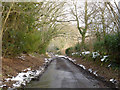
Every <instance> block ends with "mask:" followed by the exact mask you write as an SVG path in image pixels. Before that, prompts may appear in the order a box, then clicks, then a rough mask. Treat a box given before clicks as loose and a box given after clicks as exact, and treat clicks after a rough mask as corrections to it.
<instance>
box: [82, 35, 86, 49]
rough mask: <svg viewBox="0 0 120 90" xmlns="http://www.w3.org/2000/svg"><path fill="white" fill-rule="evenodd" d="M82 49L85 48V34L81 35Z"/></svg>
mask: <svg viewBox="0 0 120 90" xmlns="http://www.w3.org/2000/svg"><path fill="white" fill-rule="evenodd" d="M81 44H82V49H84V46H85V34H82V43H81Z"/></svg>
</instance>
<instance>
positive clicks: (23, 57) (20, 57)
mask: <svg viewBox="0 0 120 90" xmlns="http://www.w3.org/2000/svg"><path fill="white" fill-rule="evenodd" d="M17 58H19V59H21V60H25V56H18V57H17Z"/></svg>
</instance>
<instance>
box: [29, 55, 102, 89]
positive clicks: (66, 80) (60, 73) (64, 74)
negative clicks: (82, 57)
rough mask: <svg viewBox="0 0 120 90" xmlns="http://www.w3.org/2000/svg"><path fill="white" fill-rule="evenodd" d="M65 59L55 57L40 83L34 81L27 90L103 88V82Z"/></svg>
mask: <svg viewBox="0 0 120 90" xmlns="http://www.w3.org/2000/svg"><path fill="white" fill-rule="evenodd" d="M81 70H82V69H80V68H78V67H77V66H75V65H74V64H73V63H71V62H70V61H68V60H65V59H64V58H58V57H55V58H54V60H53V61H52V62H51V64H50V65H49V66H48V68H47V70H46V71H45V72H44V74H43V75H42V76H41V77H40V79H39V80H38V81H32V82H31V83H30V84H28V85H27V88H102V87H104V85H103V84H101V82H99V81H97V80H96V79H94V78H93V77H92V76H90V75H85V74H84V73H82V71H81Z"/></svg>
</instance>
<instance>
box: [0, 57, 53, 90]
mask: <svg viewBox="0 0 120 90" xmlns="http://www.w3.org/2000/svg"><path fill="white" fill-rule="evenodd" d="M51 60H52V58H45V65H47V64H48V63H49V62H50V61H51ZM44 70H45V66H43V67H40V69H39V70H32V69H31V68H27V69H24V70H22V71H23V72H21V73H18V75H17V76H16V77H12V78H6V79H5V81H6V82H9V81H15V82H16V83H14V84H13V88H18V87H21V85H26V83H29V82H30V81H31V80H32V79H33V78H37V77H38V76H39V75H40V74H41V73H42V72H43V71H44ZM4 86H6V85H2V86H0V87H4Z"/></svg>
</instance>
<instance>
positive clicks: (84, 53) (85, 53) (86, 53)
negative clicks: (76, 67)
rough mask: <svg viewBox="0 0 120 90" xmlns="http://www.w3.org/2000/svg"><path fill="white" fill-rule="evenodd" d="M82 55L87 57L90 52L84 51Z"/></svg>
mask: <svg viewBox="0 0 120 90" xmlns="http://www.w3.org/2000/svg"><path fill="white" fill-rule="evenodd" d="M82 54H83V55H88V54H90V51H85V52H82Z"/></svg>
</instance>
